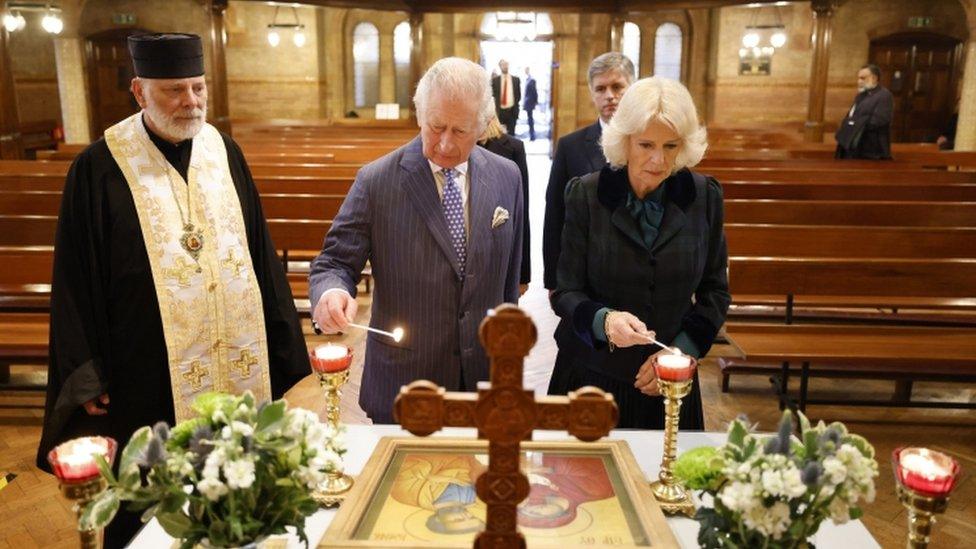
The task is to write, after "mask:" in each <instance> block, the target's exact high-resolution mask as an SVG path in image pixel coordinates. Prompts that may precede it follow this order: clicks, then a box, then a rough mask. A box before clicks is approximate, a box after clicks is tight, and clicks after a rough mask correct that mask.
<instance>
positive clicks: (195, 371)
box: [183, 360, 210, 392]
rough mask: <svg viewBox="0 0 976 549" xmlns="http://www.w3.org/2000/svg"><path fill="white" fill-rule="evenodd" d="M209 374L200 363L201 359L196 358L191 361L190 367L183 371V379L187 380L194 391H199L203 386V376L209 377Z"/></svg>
mask: <svg viewBox="0 0 976 549" xmlns="http://www.w3.org/2000/svg"><path fill="white" fill-rule="evenodd" d="M208 375H210V374H208V373H207V371H206V370H204V369H203V366H201V365H200V361H199V360H194V361H193V362H191V363H190V369H189V370H187V371H186V372H183V379H184V380H186V381H187V382H188V383H189V384H190V387H191V388H192V389H193V391H194V392H196V391H199V390H200V389H202V388H203V382H202V381H201V380H202V379H203V378H205V377H207V376H208Z"/></svg>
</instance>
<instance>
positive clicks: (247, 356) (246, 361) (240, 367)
mask: <svg viewBox="0 0 976 549" xmlns="http://www.w3.org/2000/svg"><path fill="white" fill-rule="evenodd" d="M230 363H231V364H233V365H234V368H236V369H237V371H238V372H240V373H241V377H242V378H244V379H247V378H249V377H251V366H254V365H256V364H257V363H258V358H257V357H256V356H254V355H252V354H251V351H249V350H247V349H244V350H243V351H241V356H240V358H238V359H237V360H232V361H230Z"/></svg>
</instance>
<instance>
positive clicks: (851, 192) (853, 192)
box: [722, 181, 976, 202]
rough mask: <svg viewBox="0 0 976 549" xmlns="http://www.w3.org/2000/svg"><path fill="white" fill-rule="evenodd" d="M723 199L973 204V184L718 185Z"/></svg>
mask: <svg viewBox="0 0 976 549" xmlns="http://www.w3.org/2000/svg"><path fill="white" fill-rule="evenodd" d="M722 193H723V195H724V196H725V198H727V199H729V198H733V199H734V198H745V199H754V200H756V199H774V200H775V199H778V200H882V201H925V202H976V184H971V183H945V184H939V185H928V184H921V183H920V184H902V185H877V184H870V183H869V184H861V183H856V182H853V183H831V182H816V183H794V182H752V181H726V182H722Z"/></svg>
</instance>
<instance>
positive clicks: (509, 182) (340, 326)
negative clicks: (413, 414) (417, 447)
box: [309, 57, 523, 423]
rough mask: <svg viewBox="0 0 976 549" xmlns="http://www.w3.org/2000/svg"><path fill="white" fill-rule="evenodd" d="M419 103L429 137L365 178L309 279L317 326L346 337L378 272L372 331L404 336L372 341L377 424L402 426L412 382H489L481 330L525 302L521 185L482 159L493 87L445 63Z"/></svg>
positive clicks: (466, 386) (514, 173)
mask: <svg viewBox="0 0 976 549" xmlns="http://www.w3.org/2000/svg"><path fill="white" fill-rule="evenodd" d="M414 103H415V105H416V107H417V119H418V122H419V124H420V136H419V137H416V138H414V139H413V140H412V141H411V142H410V143H408V144H406V145H404V146H403V147H400V148H399V149H397V150H395V151H393V152H391V153H390V154H387V155H386V156H384V157H382V158H380V159H378V160H376V161H375V162H371V163H370V164H368V165H366V166H364V167H363V168H362V169H361V170H360V171H359V173H358V174H357V176H356V181H355V183H353V186H352V188H351V189H350V191H349V194H348V195H347V196H346V199H345V201H344V202H343V204H342V207H341V208H340V210H339V213H338V215H336V218H335V219H334V220H333V222H332V228H331V229H330V230H329V233H328V235H327V236H326V238H325V244H324V246H323V248H322V252H321V253H320V254H319V255H318V257H316V258H315V260H314V261H313V262H312V268H311V273H310V275H309V298H310V299H311V302H312V303H314V304H315V308H314V313H313V319H314V320H315V322H316V323H317V324H318V325H319V327H320V328H322V329H323V330H324V331H326V332H337V331H341V330H344V329H345V328H346V327H347V325H348V323H349V322H350V321H351V320H352V319H353V318H355V315H356V300H355V295H356V283H357V282H358V280H359V276H360V273H361V272H362V269H363V266H364V265H365V263H366V260H369V261H370V263H371V265H372V269H373V277H374V280H375V290H374V294H373V310H372V318H371V324H372V325H373V326H376V327H378V328H384V329H389V328H392V327H394V326H402V327H403V328H404V330H405V335H404V337H403V339H402V340H401V341H399V342H395V341H393V340H391V339H389V338H385V337H383V336H377V335H376V334H374V333H372V332H370V333H369V334H368V337H367V341H366V359H365V365H364V371H363V382H362V390H361V392H360V396H359V404H360V405H361V406H362V408H363V410H365V411H366V413H367V414H368V415H369V416H370V418H372V420H373V421H374V422H376V423H392V422H393V399H394V398H395V397H396V395H397V393H398V392H399V390H400V387H401V386H403V385H405V384H407V383H410V382H411V381H413V380H415V379H429V380H431V381H433V382H435V383H437V384H439V385H442V386H444V387H446V388H447V389H448V390H466V391H473V390H475V386H476V384H477V382H478V381H482V380H486V379H488V359H487V357H486V356H485V354H484V351H483V349H482V348H481V345H480V344H479V342H478V326H479V324H480V323H481V320H482V318H483V317H484V316H485V313H486V311H488V310H489V309H491V308H492V307H495V306H497V305H499V304H501V303H503V302H511V303H515V302H516V301H517V300H518V295H519V268H520V263H521V259H522V254H521V250H522V228H521V227H522V226H521V223H518V222H517V220H520V219H522V208H523V204H522V191H521V176H520V174H519V171H518V168H517V167H516V166H515V164H514V163H513V162H512V161H510V160H507V159H505V158H502V157H500V156H497V155H495V154H493V153H490V152H488V151H486V150H484V149H482V148H480V147H475V143H476V141H477V139H478V137H479V136H480V135H481V133H482V131H483V130H484V128H485V125H486V124H487V122H488V120H489V119H490V117H491V116H492V115H493V114H494V104H493V100H492V96H491V89H490V87H489V80H488V75H487V74H486V73H485V71H484V69H483V68H481V67H480V66H478V65H476V64H475V63H472V62H471V61H468V60H465V59H460V58H456V57H452V58H446V59H441V60H440V61H438V62H437V63H435V64H434V65H433V66H432V67H431V68H430V69H429V70H428V71H427V73H426V74H424V76H423V78H422V79H421V80H420V83H419V84H418V86H417V93H416V95H414Z"/></svg>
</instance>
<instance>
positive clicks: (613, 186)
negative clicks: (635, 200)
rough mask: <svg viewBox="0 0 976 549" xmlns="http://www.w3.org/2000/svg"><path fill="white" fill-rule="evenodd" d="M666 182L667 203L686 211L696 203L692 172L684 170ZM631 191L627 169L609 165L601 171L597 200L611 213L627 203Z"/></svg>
mask: <svg viewBox="0 0 976 549" xmlns="http://www.w3.org/2000/svg"><path fill="white" fill-rule="evenodd" d="M666 181H667V186H666V187H665V189H664V191H665V200H664V202H665V203H667V202H673V203H674V205H675V206H677V207H679V208H681V209H682V210H684V209H687V208H688V206H689V205H691V203H692V202H694V201H695V195H696V192H695V178H694V176H692V174H691V170H689V169H688V168H682V169H681V170H678V171H677V172H675V173H674V174H672V175H671V176H670V177H668V179H667V180H666ZM663 184H664V183H663V182H662V185H663ZM629 191H630V178H629V177H627V169H626V168H621V169H619V170H614V169H612V168H610V166H609V165H607V166H604V167H603V169H601V170H600V178H599V181H598V182H597V198H598V199H599V200H600V204H603V206H604V207H605V208H607V209H608V210H610V211H613V210H616V209H617V207H618V206H620V204H623V203H625V202H626V200H627V193H628V192H629Z"/></svg>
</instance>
